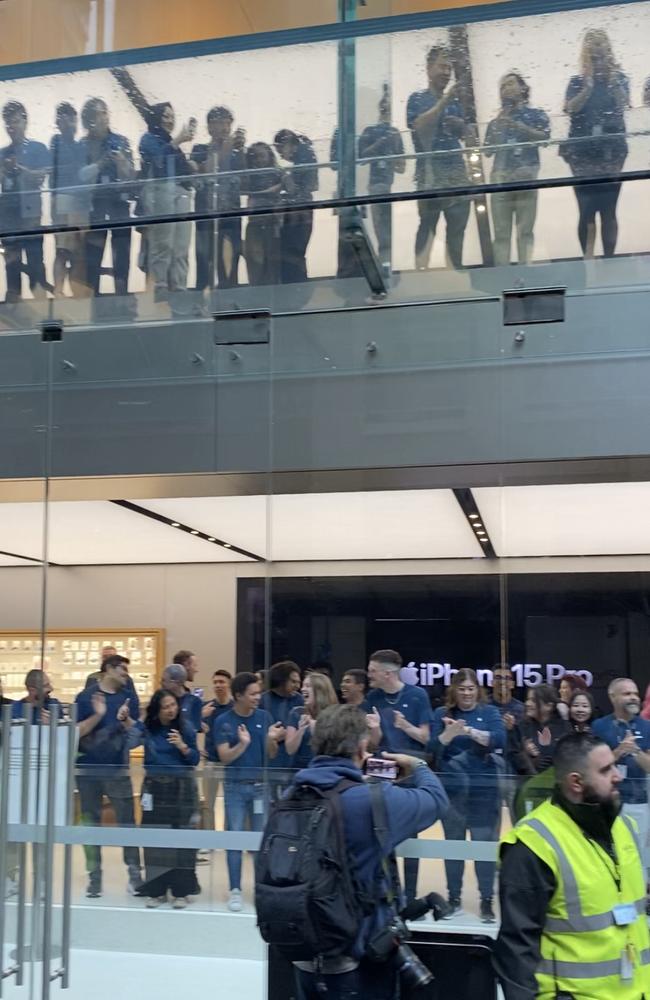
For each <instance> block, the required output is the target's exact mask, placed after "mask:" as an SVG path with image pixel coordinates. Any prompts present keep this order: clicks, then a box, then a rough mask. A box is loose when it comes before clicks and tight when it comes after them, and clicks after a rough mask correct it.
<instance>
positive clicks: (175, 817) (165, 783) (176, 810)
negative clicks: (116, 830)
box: [138, 776, 201, 898]
mask: <svg viewBox="0 0 650 1000" xmlns="http://www.w3.org/2000/svg"><path fill="white" fill-rule="evenodd" d="M194 789H195V785H194V777H193V776H188V777H187V778H167V777H161V778H156V777H147V779H146V780H145V783H144V786H143V789H142V791H143V793H144V792H146V793H148V795H150V796H151V804H152V808H151V809H146V810H145V809H143V810H142V825H143V826H155V827H158V828H161V827H162V828H164V829H168V830H187V829H189V828H190V827H191V826H192V818H193V816H195V815H196V812H197V805H196V795H195V791H194ZM144 864H145V881H144V884H143V885H142V886H141V888H140V890H139V893H138V895H140V896H153V897H155V896H164V895H165V894H166V892H167V890H168V889H169V891H170V892H171V894H172V896H175V897H176V898H179V897H183V896H193V895H196V894H197V893H199V892H200V891H201V890H200V887H199V884H198V882H197V878H196V871H195V866H196V851H195V850H192V849H191V848H184V847H145V849H144Z"/></svg>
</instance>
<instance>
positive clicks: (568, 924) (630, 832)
mask: <svg viewBox="0 0 650 1000" xmlns="http://www.w3.org/2000/svg"><path fill="white" fill-rule="evenodd" d="M554 765H555V772H556V777H557V785H556V787H555V791H554V793H553V797H552V798H551V799H550V800H549V801H547V802H544V803H542V805H541V806H539V807H538V808H537V809H534V810H533V811H532V812H531V813H529V814H528V815H527V816H526V817H525V818H524V819H522V820H521V822H519V823H518V824H517V826H516V827H514V829H512V830H511V831H510V832H509V833H508V834H506V836H505V837H504V838H503V840H502V843H501V874H500V902H501V929H500V932H499V937H498V940H497V942H496V946H495V955H494V962H495V968H496V972H497V975H498V977H499V980H500V982H501V984H502V986H503V990H504V994H505V1000H650V935H649V934H648V923H647V919H646V915H645V904H646V886H645V879H644V875H643V868H642V863H641V858H640V854H639V844H638V840H637V831H636V826H635V824H634V821H633V820H632V819H629V818H628V817H625V816H621V815H619V814H620V810H621V801H620V795H619V792H618V790H617V785H618V784H619V782H620V781H621V777H620V774H619V772H618V769H617V767H616V763H615V761H614V755H613V753H612V751H611V750H610V748H609V747H608V746H607V744H606V743H604V742H602V741H601V740H599V739H597V738H595V737H593V736H591V735H587V734H585V733H577V734H572V735H570V736H565V737H563V738H562V739H561V740H560V741H559V742H558V744H557V748H556V751H555V759H554Z"/></svg>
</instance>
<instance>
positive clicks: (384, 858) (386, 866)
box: [368, 781, 401, 906]
mask: <svg viewBox="0 0 650 1000" xmlns="http://www.w3.org/2000/svg"><path fill="white" fill-rule="evenodd" d="M368 791H369V793H370V807H371V809H372V828H373V833H374V835H375V837H376V839H377V843H378V844H379V850H380V851H381V867H382V871H383V873H384V877H385V879H386V900H387V902H388V903H389V904H390V906H394V905H395V902H396V900H397V899H398V897H399V895H400V892H401V888H400V882H399V873H398V871H397V860H396V858H395V852H394V851H390V852H389V851H388V850H387V845H388V817H387V814H386V800H385V799H384V793H383V791H382V787H381V784H380V782H379V781H370V782H368Z"/></svg>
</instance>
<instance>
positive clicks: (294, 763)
mask: <svg viewBox="0 0 650 1000" xmlns="http://www.w3.org/2000/svg"><path fill="white" fill-rule="evenodd" d="M305 711H306V710H305V708H304V707H301V706H300V705H297V706H296V707H295V708H292V709H291V712H290V713H289V721H288V723H287V725H289V726H293V728H294V729H299V728H300V720H301V718H302V717H303V715H304V714H305ZM313 756H314V751H313V750H312V748H311V733H310V731H309V727H307V728H306V729H304V730H303V734H302V740H301V742H300V746H299V747H298V749H297V750H296V752H295V754H294V755H293V757H289V760H290V764H289V765H288V766H289V767H295V768H297V769H299V768H301V767H307V765H308V764H309V762H310V760H312V758H313Z"/></svg>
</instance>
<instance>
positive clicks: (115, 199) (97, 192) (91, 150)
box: [80, 132, 133, 213]
mask: <svg viewBox="0 0 650 1000" xmlns="http://www.w3.org/2000/svg"><path fill="white" fill-rule="evenodd" d="M80 145H81V147H82V159H83V163H84V166H83V167H82V170H81V177H80V179H81V181H82V183H90V184H94V185H95V188H94V190H93V192H92V207H93V209H94V210H95V212H97V213H102V212H106V211H109V210H111V209H116V208H118V207H119V208H121V209H122V211H123V212H127V211H128V202H129V199H131V198H132V197H133V193H132V191H129V190H128V188H126V187H125V186H124V182H123V181H122V180H121V179H120V177H119V175H118V170H117V164H116V163H115V162H114V161H113V159H112V158H111V156H110V153H122V154H123V155H124V156H125V157H126V160H127V161H128V163H129V164H130V166H131V167H133V152H132V151H131V144H130V142H129V140H128V139H127V138H126V136H125V135H120V134H119V132H108V133H107V135H106V136H105V137H104V138H103V139H102V140H101V142H100V143H96V142H95V141H93V140H91V139H90V138H89V137H88V136H85V137H84V138H83V139H80ZM93 156H96V157H97V159H96V160H94V159H93ZM94 163H99V165H100V169H99V173H98V174H97V176H96V177H93V178H92V179H91V176H90V174H87V175H85V174H84V171H87V169H88V167H90V166H92V165H93V164H94ZM113 184H115V188H113V187H112V186H111V185H113Z"/></svg>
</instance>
